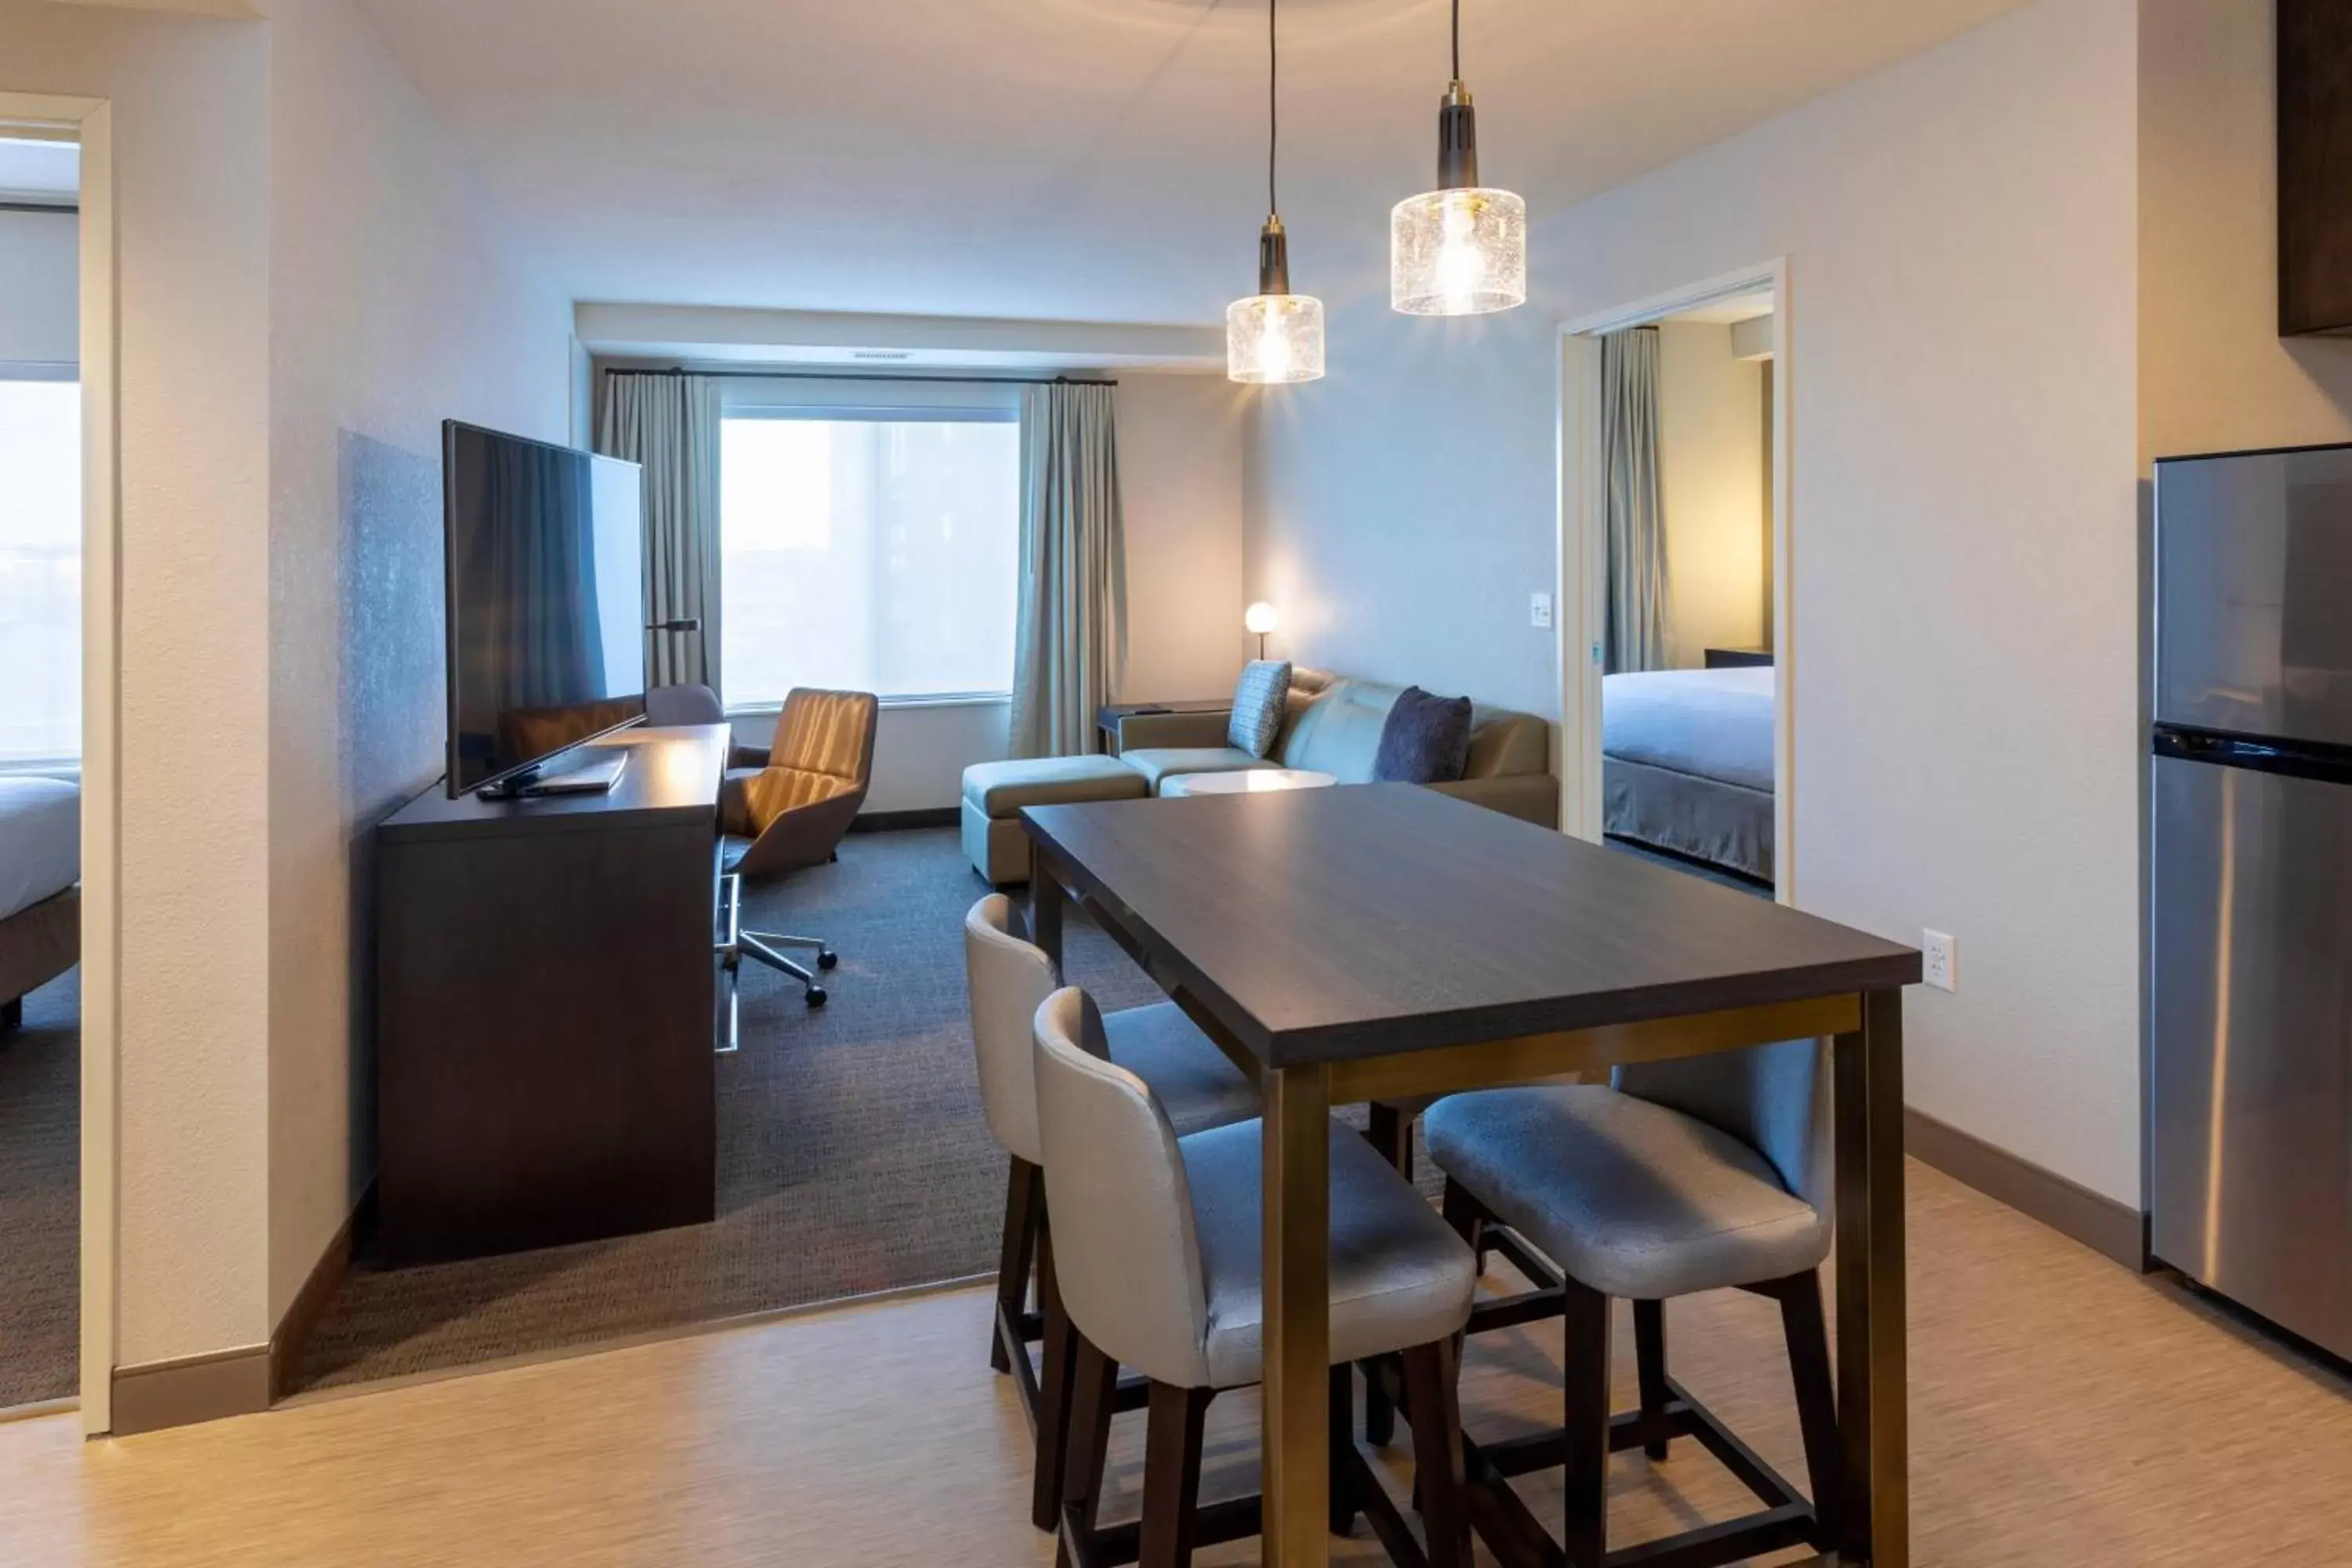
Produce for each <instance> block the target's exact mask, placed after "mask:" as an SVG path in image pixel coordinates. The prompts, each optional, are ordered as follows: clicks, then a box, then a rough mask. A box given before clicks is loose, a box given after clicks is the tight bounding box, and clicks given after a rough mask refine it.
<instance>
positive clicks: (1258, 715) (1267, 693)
mask: <svg viewBox="0 0 2352 1568" xmlns="http://www.w3.org/2000/svg"><path fill="white" fill-rule="evenodd" d="M1289 697H1290V661H1289V660H1288V659H1279V660H1276V659H1265V658H1254V659H1252V660H1250V661H1249V663H1247V664H1245V665H1244V666H1242V679H1241V681H1240V684H1238V685H1236V686H1235V687H1234V716H1233V717H1232V718H1231V719H1229V720H1227V721H1226V722H1225V743H1226V744H1227V745H1229V746H1233V747H1234V748H1236V749H1238V750H1240V751H1244V752H1248V753H1249V754H1250V755H1251V756H1253V757H1263V756H1265V754H1266V753H1267V752H1271V751H1272V750H1274V737H1275V736H1276V733H1278V732H1279V731H1281V729H1282V710H1283V705H1284V703H1285V702H1286V701H1287V700H1289Z"/></svg>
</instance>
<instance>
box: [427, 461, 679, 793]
mask: <svg viewBox="0 0 2352 1568" xmlns="http://www.w3.org/2000/svg"><path fill="white" fill-rule="evenodd" d="M441 445H442V462H443V475H444V489H445V495H444V500H445V507H444V513H445V517H444V527H445V531H444V546H445V548H446V552H447V563H448V606H447V610H448V637H449V773H448V789H449V794H450V795H451V796H452V797H453V798H454V797H455V796H457V795H463V794H466V793H467V792H468V791H470V790H476V789H479V788H481V787H483V786H484V785H486V784H496V783H499V782H500V781H502V780H506V779H507V778H508V777H509V775H512V774H518V773H522V772H524V771H525V770H527V769H530V768H531V767H533V766H535V765H536V764H538V763H542V762H545V761H546V760H547V759H548V758H550V757H551V756H553V755H554V754H555V753H556V752H561V751H563V750H565V749H566V748H567V747H571V746H576V745H578V744H579V743H580V742H583V741H587V740H593V738H595V737H596V736H598V735H602V734H604V733H606V732H607V731H613V730H616V729H618V728H620V727H621V726H622V725H624V724H628V723H632V722H635V721H636V720H637V719H638V718H639V717H640V716H642V715H643V713H644V711H645V690H646V616H645V552H644V537H643V535H644V526H645V525H644V506H645V502H644V488H643V487H644V479H643V470H642V469H640V468H638V466H637V465H636V464H635V463H625V462H622V461H620V460H619V459H617V458H599V457H595V456H593V455H592V454H590V453H587V452H577V451H573V450H572V449H570V448H568V447H553V446H549V445H548V444H546V443H545V442H541V441H529V440H525V439H523V438H521V437H516V436H501V435H499V434H497V433H495V432H493V431H488V430H481V429H477V428H475V427H474V426H470V425H461V424H458V423H457V421H455V420H451V421H449V422H448V423H447V424H446V425H444V426H442V433H441Z"/></svg>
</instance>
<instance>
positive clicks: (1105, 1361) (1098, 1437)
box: [1059, 1328, 1118, 1558]
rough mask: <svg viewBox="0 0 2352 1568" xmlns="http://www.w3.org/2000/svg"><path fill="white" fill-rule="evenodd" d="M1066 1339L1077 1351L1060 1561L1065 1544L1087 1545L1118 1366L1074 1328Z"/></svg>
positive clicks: (1106, 1449) (1098, 1495)
mask: <svg viewBox="0 0 2352 1568" xmlns="http://www.w3.org/2000/svg"><path fill="white" fill-rule="evenodd" d="M1070 1338H1071V1340H1072V1342H1074V1347H1075V1349H1076V1357H1075V1363H1076V1364H1075V1366H1074V1368H1073V1373H1072V1377H1071V1386H1070V1425H1069V1429H1068V1432H1067V1434H1066V1440H1067V1447H1066V1450H1065V1455H1066V1457H1065V1458H1064V1461H1063V1475H1062V1508H1061V1513H1060V1516H1059V1517H1060V1521H1061V1526H1062V1536H1063V1540H1062V1549H1061V1555H1062V1556H1063V1557H1065V1558H1067V1557H1068V1556H1070V1555H1071V1553H1070V1545H1069V1542H1070V1539H1071V1537H1072V1535H1073V1534H1074V1533H1081V1532H1082V1533H1083V1534H1084V1535H1085V1536H1086V1537H1087V1538H1088V1539H1091V1538H1092V1537H1093V1534H1094V1531H1095V1520H1096V1516H1097V1512H1098V1511H1099V1509H1100V1505H1101V1502H1102V1485H1103V1466H1104V1463H1105V1461H1106V1459H1107V1458H1108V1456H1109V1452H1110V1417H1111V1400H1112V1395H1113V1394H1114V1393H1115V1392H1116V1385H1117V1384H1118V1363H1116V1362H1114V1361H1112V1360H1111V1359H1110V1357H1108V1355H1105V1354H1104V1353H1103V1352H1101V1351H1099V1350H1097V1349H1096V1348H1095V1347H1094V1346H1093V1345H1092V1344H1090V1343H1088V1342H1087V1337H1086V1336H1085V1335H1084V1334H1081V1333H1079V1332H1078V1331H1076V1329H1075V1328H1073V1329H1072V1330H1071V1331H1070Z"/></svg>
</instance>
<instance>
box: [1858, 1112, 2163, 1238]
mask: <svg viewBox="0 0 2352 1568" xmlns="http://www.w3.org/2000/svg"><path fill="white" fill-rule="evenodd" d="M1903 1134H1904V1142H1905V1144H1906V1147H1907V1148H1908V1150H1909V1152H1911V1153H1913V1154H1916V1155H1917V1156H1918V1157H1919V1159H1920V1160H1921V1161H1923V1162H1924V1163H1927V1164H1930V1165H1933V1166H1934V1167H1936V1169H1937V1170H1938V1171H1941V1172H1943V1173H1944V1174H1946V1175H1948V1176H1949V1177H1951V1178H1952V1179H1953V1180H1954V1181H1956V1182H1961V1183H1965V1184H1968V1185H1969V1186H1971V1187H1974V1188H1975V1189H1976V1190H1977V1191H1979V1192H1980V1193H1982V1194H1985V1195H1986V1196H1987V1197H1989V1198H1992V1199H1995V1200H1997V1201H1999V1202H2000V1203H2004V1204H2007V1205H2009V1206H2010V1207H2011V1208H2013V1209H2015V1210H2016V1211H2017V1212H2018V1213H2020V1214H2021V1215H2024V1216H2025V1217H2026V1218H2028V1219H2032V1220H2039V1221H2041V1222H2042V1224H2043V1225H2046V1226H2049V1227H2050V1228H2051V1229H2053V1230H2054V1231H2056V1232H2057V1233H2058V1234H2059V1235H2061V1236H2063V1237H2069V1238H2070V1239H2072V1240H2074V1241H2079V1242H2081V1243H2082V1244H2083V1245H2084V1247H2089V1248H2090V1249H2091V1250H2092V1251H2094V1252H2096V1253H2100V1254H2102V1255H2104V1256H2105V1257H2107V1258H2113V1259H2115V1261H2116V1262H2117V1263H2120V1264H2122V1265H2123V1266H2124V1267H2125V1268H2128V1269H2130V1270H2131V1271H2132V1272H2134V1273H2135V1274H2137V1273H2139V1272H2140V1271H2142V1270H2143V1269H2145V1268H2147V1239H2146V1227H2145V1226H2144V1225H2143V1223H2142V1221H2141V1218H2140V1213H2139V1211H2138V1210H2137V1209H2135V1208H2132V1207H2130V1206H2129V1205H2125V1204H2119V1203H2117V1202H2116V1200H2115V1199H2113V1198H2111V1197H2108V1196H2106V1195H2105V1194H2102V1193H2095V1192H2093V1191H2091V1189H2090V1188H2088V1187H2085V1186H2081V1185H2079V1184H2075V1183H2074V1182H2070V1181H2068V1180H2067V1179H2066V1178H2065V1177H2063V1176H2062V1175H2059V1174H2058V1173H2056V1172H2054V1171H2045V1170H2043V1169H2042V1167H2041V1166H2039V1165H2037V1164H2035V1163H2032V1161H2030V1160H2021V1159H2019V1158H2018V1157H2017V1156H2016V1155H2014V1154H2012V1153H2011V1152H2009V1151H2008V1150H2006V1149H2000V1148H1996V1147H1994V1146H1993V1145H1992V1144H1990V1143H1988V1142H1985V1141H1984V1140H1983V1139H1981V1138H1978V1137H1975V1136H1973V1135H1971V1134H1969V1133H1966V1132H1963V1131H1960V1130H1959V1129H1958V1128H1957V1127H1954V1126H1952V1125H1950V1124H1949V1123H1948V1122H1943V1121H1937V1120H1936V1119H1935V1118H1934V1117H1932V1116H1929V1115H1927V1113H1926V1112H1925V1111H1920V1110H1909V1109H1906V1110H1905V1111H1904V1113H1903Z"/></svg>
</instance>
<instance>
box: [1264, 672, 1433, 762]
mask: <svg viewBox="0 0 2352 1568" xmlns="http://www.w3.org/2000/svg"><path fill="white" fill-rule="evenodd" d="M1401 691H1402V688H1401V687H1395V686H1388V685H1383V684H1382V683H1381V682H1379V681H1376V680H1359V679H1356V678H1355V677H1353V676H1348V675H1342V676H1338V677H1335V678H1333V679H1332V681H1331V683H1330V684H1329V685H1328V686H1326V687H1325V688H1324V689H1322V690H1321V691H1320V692H1318V693H1317V694H1316V697H1315V700H1313V701H1312V702H1309V703H1308V704H1307V707H1306V709H1305V710H1303V711H1302V712H1300V714H1299V715H1298V717H1297V720H1295V721H1293V722H1292V724H1291V726H1290V728H1289V730H1288V731H1286V732H1285V733H1284V735H1283V737H1282V745H1281V747H1280V749H1279V751H1278V752H1276V759H1277V760H1278V761H1279V762H1280V763H1282V765H1283V766H1284V767H1286V768H1311V769H1313V770H1314V771H1315V772H1317V773H1329V774H1330V775H1331V776H1332V777H1333V778H1336V779H1338V780H1339V782H1340V783H1341V784H1370V783H1371V782H1372V761H1373V759H1374V758H1375V757H1377V756H1378V755H1379V754H1380V750H1381V730H1382V729H1383V728H1385V727H1386V726H1387V724H1388V721H1389V709H1390V708H1391V706H1393V705H1394V703H1395V702H1396V700H1397V697H1398V695H1399V693H1400V692H1401Z"/></svg>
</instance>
